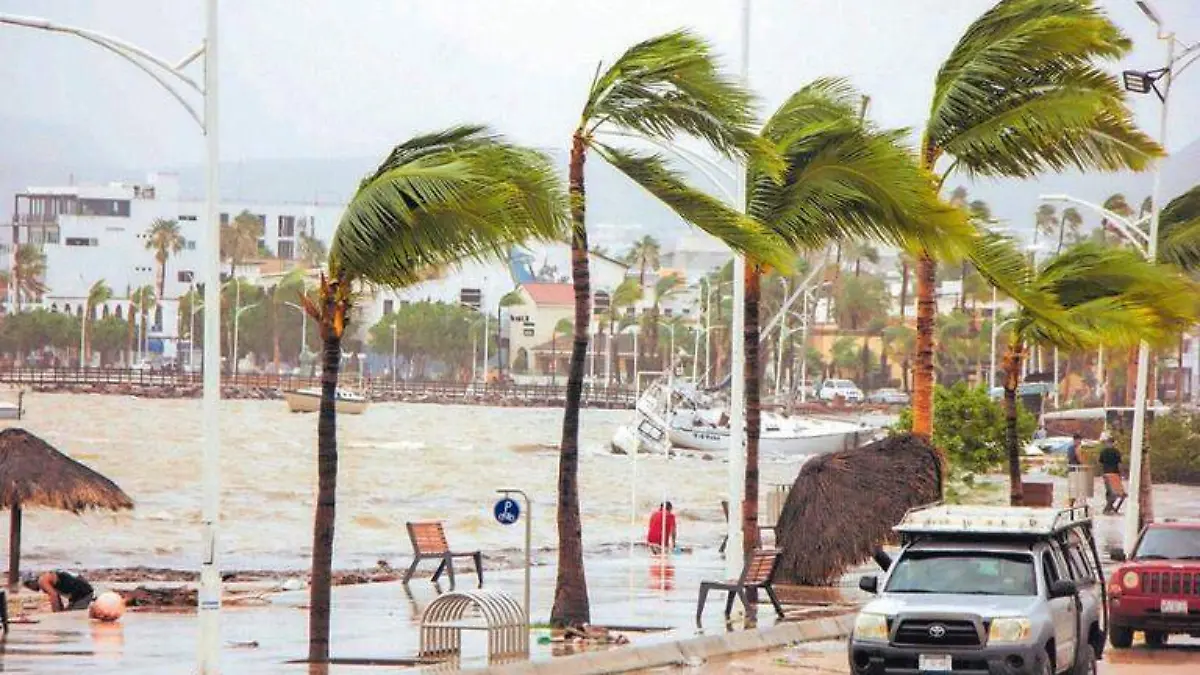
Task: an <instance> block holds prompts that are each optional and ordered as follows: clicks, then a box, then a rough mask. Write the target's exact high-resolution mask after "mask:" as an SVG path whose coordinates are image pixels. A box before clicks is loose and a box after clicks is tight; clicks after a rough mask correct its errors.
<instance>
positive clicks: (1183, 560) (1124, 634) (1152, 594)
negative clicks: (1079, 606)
mask: <svg viewBox="0 0 1200 675" xmlns="http://www.w3.org/2000/svg"><path fill="white" fill-rule="evenodd" d="M1113 559H1114V560H1116V561H1118V562H1120V563H1121V564H1120V565H1118V566H1117V568H1116V570H1115V571H1114V572H1113V574H1112V580H1111V581H1110V582H1109V584H1108V592H1109V595H1110V596H1111V598H1112V603H1111V607H1110V610H1109V630H1108V639H1109V642H1111V643H1112V646H1113V647H1117V648H1121V649H1124V648H1126V647H1128V646H1129V645H1130V644H1132V643H1133V632H1134V631H1137V630H1140V631H1143V632H1144V633H1145V634H1146V644H1148V645H1150V646H1151V647H1160V646H1162V645H1163V644H1165V643H1166V641H1167V636H1169V635H1170V634H1172V633H1186V634H1189V635H1192V636H1193V637H1200V522H1182V521H1162V522H1157V523H1153V524H1151V525H1147V526H1146V529H1144V530H1142V535H1141V536H1140V537H1138V541H1137V546H1136V547H1135V548H1134V550H1133V555H1131V556H1129V558H1128V560H1126V559H1125V556H1124V555H1123V553H1122V552H1120V551H1115V552H1114V553H1113Z"/></svg>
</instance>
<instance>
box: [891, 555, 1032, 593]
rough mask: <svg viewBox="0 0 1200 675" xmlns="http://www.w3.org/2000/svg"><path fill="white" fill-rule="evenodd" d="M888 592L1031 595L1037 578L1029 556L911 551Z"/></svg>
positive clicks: (902, 560) (899, 568) (895, 572)
mask: <svg viewBox="0 0 1200 675" xmlns="http://www.w3.org/2000/svg"><path fill="white" fill-rule="evenodd" d="M887 592H889V593H956V594H967V595H1030V596H1032V595H1037V577H1036V576H1035V574H1034V569H1033V558H1032V557H1031V556H1029V555H1027V554H1022V553H1011V554H1010V553H983V552H965V551H910V552H909V553H907V554H905V555H904V557H902V558H901V559H900V561H899V562H898V563H896V567H895V569H894V570H893V571H892V575H891V577H890V578H889V579H888V585H887Z"/></svg>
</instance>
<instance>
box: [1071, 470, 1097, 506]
mask: <svg viewBox="0 0 1200 675" xmlns="http://www.w3.org/2000/svg"><path fill="white" fill-rule="evenodd" d="M1095 479H1096V476H1095V473H1094V471H1093V469H1092V467H1091V466H1089V465H1087V464H1072V465H1070V466H1068V467H1067V497H1069V498H1071V499H1074V500H1075V501H1077V502H1078V501H1083V500H1088V499H1091V498H1092V497H1094V496H1096V485H1095Z"/></svg>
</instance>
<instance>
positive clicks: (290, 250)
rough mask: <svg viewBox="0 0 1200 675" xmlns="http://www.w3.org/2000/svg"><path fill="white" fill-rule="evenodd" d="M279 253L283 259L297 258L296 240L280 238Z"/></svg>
mask: <svg viewBox="0 0 1200 675" xmlns="http://www.w3.org/2000/svg"><path fill="white" fill-rule="evenodd" d="M277 253H278V254H279V255H278V257H279V258H281V259H283V260H295V259H296V242H294V241H289V240H287V239H281V240H279V250H278V251H277Z"/></svg>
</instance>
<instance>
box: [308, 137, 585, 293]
mask: <svg viewBox="0 0 1200 675" xmlns="http://www.w3.org/2000/svg"><path fill="white" fill-rule="evenodd" d="M565 206H566V199H565V197H564V195H563V193H562V191H561V189H560V187H559V183H558V178H557V176H556V174H555V171H554V168H553V167H552V166H551V163H550V161H549V160H548V159H547V158H546V157H545V156H543V155H541V154H539V153H537V152H534V151H531V150H527V149H524V148H520V147H518V146H515V145H511V144H509V143H507V142H505V141H503V140H502V139H501V138H499V137H498V136H495V135H491V134H489V133H487V132H486V131H485V130H484V129H483V128H482V127H456V128H454V129H450V130H447V131H446V132H443V133H440V134H431V135H427V136H421V137H418V138H414V139H412V140H411V141H409V142H407V143H405V144H403V145H400V146H397V147H396V149H395V150H393V151H392V153H391V154H390V155H389V156H388V158H387V159H386V160H385V161H384V163H383V164H382V165H381V166H380V167H379V169H378V170H377V171H375V172H374V173H373V174H372V175H371V176H369V177H368V178H367V179H366V180H364V181H363V182H362V184H361V185H360V186H359V188H358V191H357V193H356V194H355V195H354V198H353V199H352V200H351V202H350V204H349V205H348V206H347V208H346V213H345V215H344V216H343V217H342V221H341V223H340V224H339V226H338V230H337V232H336V234H335V235H334V239H333V244H332V246H331V249H330V270H331V272H332V273H334V274H346V275H349V276H351V277H355V278H360V279H362V280H364V281H369V282H373V283H378V284H385V285H392V286H406V285H409V284H412V283H416V282H418V281H420V280H421V278H422V274H423V273H424V271H425V270H427V269H429V268H430V267H438V266H442V265H447V264H451V263H454V262H457V261H460V260H462V259H464V258H478V257H484V256H489V255H496V256H503V255H504V254H505V252H506V251H507V250H508V248H509V247H510V246H512V245H513V244H518V243H520V242H523V241H525V240H527V239H530V238H534V239H542V240H554V239H561V238H562V236H563V233H564V232H565V231H566V216H565V213H566V210H565Z"/></svg>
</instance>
